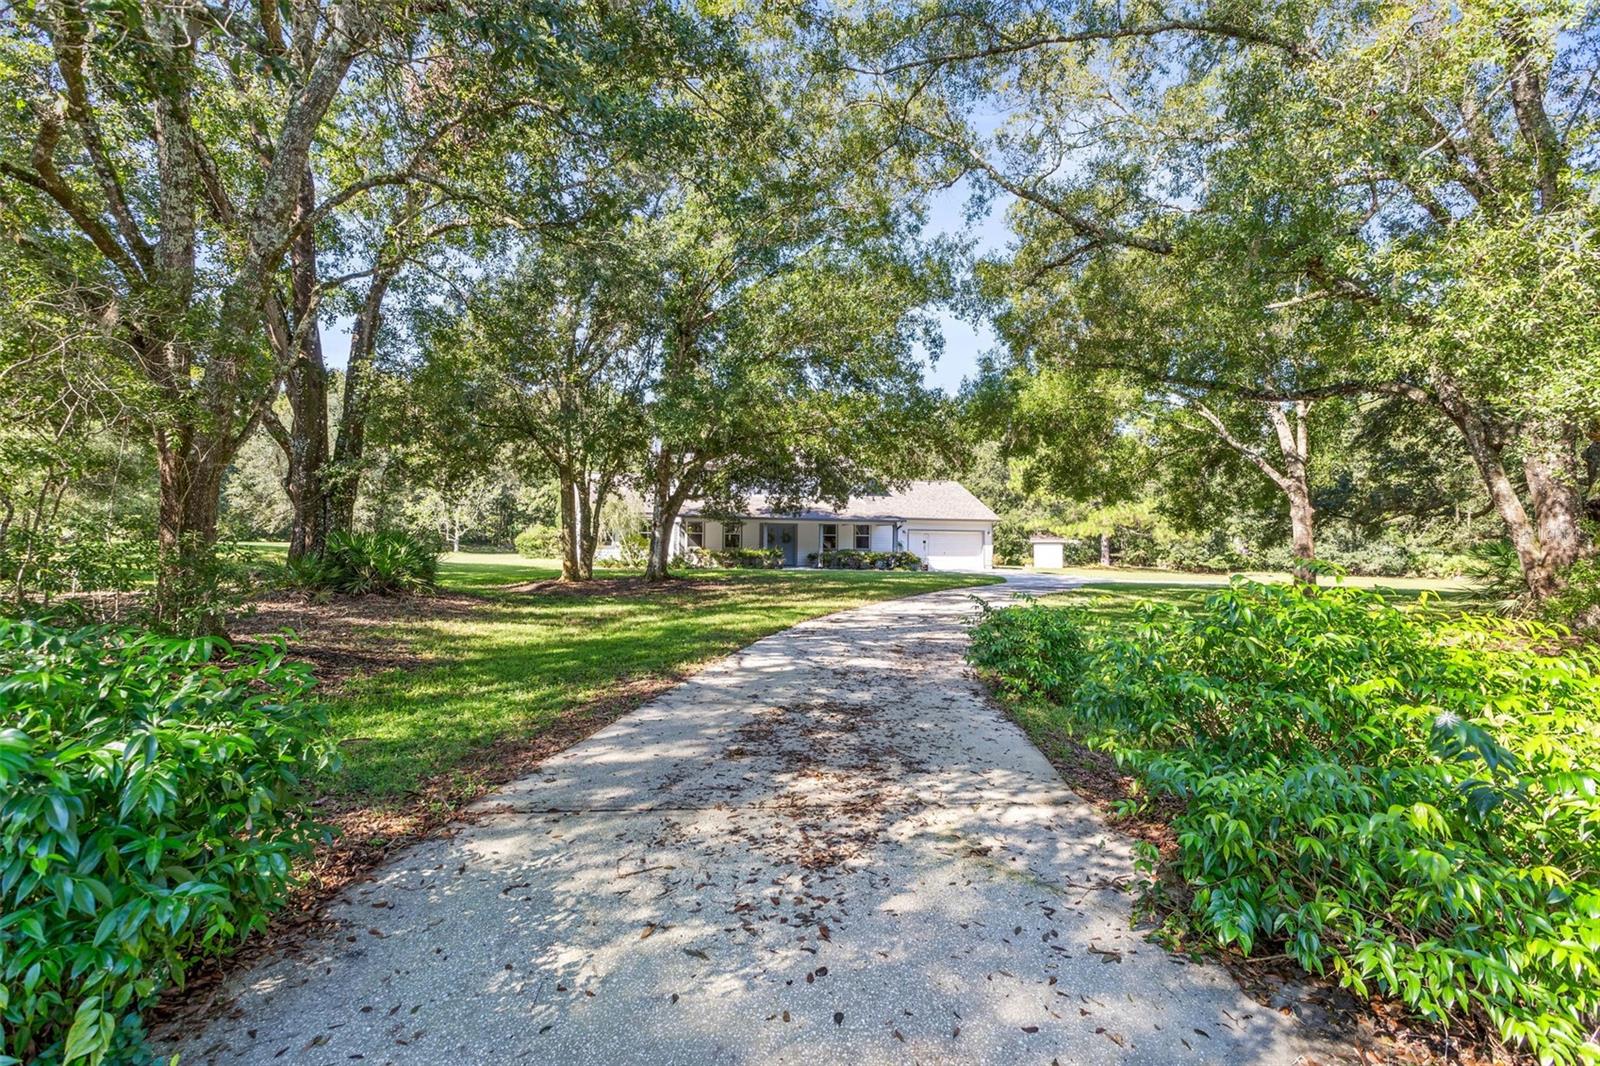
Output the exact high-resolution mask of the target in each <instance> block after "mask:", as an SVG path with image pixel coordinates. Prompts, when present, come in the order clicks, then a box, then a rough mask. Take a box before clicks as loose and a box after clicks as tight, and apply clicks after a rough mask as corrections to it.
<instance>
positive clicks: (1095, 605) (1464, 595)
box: [1041, 567, 1490, 623]
mask: <svg viewBox="0 0 1600 1066" xmlns="http://www.w3.org/2000/svg"><path fill="white" fill-rule="evenodd" d="M1044 572H1046V573H1055V574H1061V575H1063V576H1067V577H1076V578H1080V579H1083V580H1084V581H1085V584H1083V585H1081V586H1079V587H1078V588H1075V589H1072V590H1071V591H1070V592H1062V593H1056V594H1054V595H1050V596H1045V597H1042V598H1041V602H1044V603H1049V604H1056V605H1060V606H1072V607H1084V608H1087V609H1088V610H1089V611H1090V613H1091V614H1093V615H1095V616H1097V617H1100V618H1103V619H1105V620H1107V621H1111V622H1119V623H1121V622H1132V621H1133V620H1134V618H1135V616H1136V613H1137V612H1136V608H1137V607H1138V605H1139V604H1140V603H1143V602H1150V603H1163V604H1171V605H1173V606H1176V607H1195V606H1199V605H1200V604H1201V603H1203V602H1204V601H1205V598H1206V596H1207V595H1208V594H1209V593H1211V592H1212V591H1214V590H1216V589H1217V588H1220V587H1222V586H1225V585H1227V584H1228V582H1229V581H1230V580H1231V578H1230V577H1229V576H1228V575H1224V574H1183V573H1178V572H1175V571H1170V570H1107V569H1101V568H1098V567H1085V568H1081V569H1072V570H1052V571H1044ZM1242 576H1244V577H1248V578H1250V579H1251V580H1255V581H1285V580H1287V577H1286V576H1285V575H1281V574H1246V575H1242ZM1331 583H1332V581H1331V579H1329V578H1323V579H1322V584H1324V585H1328V584H1331ZM1343 583H1344V584H1347V585H1351V586H1354V587H1356V588H1369V589H1375V590H1378V591H1380V592H1381V593H1383V595H1384V596H1386V597H1388V598H1389V599H1390V600H1392V601H1394V602H1396V603H1407V602H1409V603H1413V604H1417V605H1419V607H1420V609H1424V610H1429V611H1438V612H1443V613H1445V614H1459V613H1461V612H1464V611H1488V610H1489V609H1490V605H1489V602H1488V601H1487V600H1486V599H1485V598H1484V596H1483V595H1482V594H1481V593H1480V592H1478V591H1477V590H1476V589H1474V588H1472V587H1471V586H1470V585H1468V584H1466V583H1465V582H1462V581H1457V580H1452V579H1448V578H1381V577H1348V578H1345V579H1344V581H1343Z"/></svg>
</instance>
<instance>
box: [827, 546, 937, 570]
mask: <svg viewBox="0 0 1600 1066" xmlns="http://www.w3.org/2000/svg"><path fill="white" fill-rule="evenodd" d="M808 558H811V559H815V560H817V562H818V565H820V566H822V567H823V568H824V569H827V570H921V569H922V558H921V557H920V556H918V555H917V554H916V553H915V552H873V551H862V550H861V549H859V548H840V549H838V550H837V551H825V552H823V553H822V554H821V555H820V556H817V555H812V556H808Z"/></svg>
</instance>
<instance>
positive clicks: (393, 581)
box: [290, 531, 439, 596]
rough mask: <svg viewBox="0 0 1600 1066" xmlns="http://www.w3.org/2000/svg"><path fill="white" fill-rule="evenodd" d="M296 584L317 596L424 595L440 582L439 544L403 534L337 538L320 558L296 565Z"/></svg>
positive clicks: (341, 535)
mask: <svg viewBox="0 0 1600 1066" xmlns="http://www.w3.org/2000/svg"><path fill="white" fill-rule="evenodd" d="M290 574H291V577H292V578H293V580H294V583H295V584H296V585H298V586H300V587H301V588H305V589H311V590H314V591H326V592H345V593H350V594H352V595H357V596H360V595H366V594H368V593H378V594H387V593H394V592H422V591H424V590H426V589H430V588H432V587H433V586H434V584H435V583H436V582H437V581H438V578H439V543H438V541H436V540H434V539H433V538H431V537H419V536H415V535H413V534H410V533H402V532H399V531H383V532H377V533H333V534H330V535H329V537H328V544H327V547H326V548H325V549H324V551H323V553H322V555H321V556H320V557H307V558H305V559H302V560H300V561H299V562H296V563H293V564H291V565H290Z"/></svg>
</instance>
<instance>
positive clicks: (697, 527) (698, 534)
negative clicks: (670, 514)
mask: <svg viewBox="0 0 1600 1066" xmlns="http://www.w3.org/2000/svg"><path fill="white" fill-rule="evenodd" d="M683 531H684V532H685V533H686V534H688V536H689V546H690V547H691V548H704V547H705V546H706V524H705V523H704V522H685V523H684V524H683Z"/></svg>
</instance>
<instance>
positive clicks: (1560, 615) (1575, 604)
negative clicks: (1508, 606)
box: [1542, 559, 1600, 637]
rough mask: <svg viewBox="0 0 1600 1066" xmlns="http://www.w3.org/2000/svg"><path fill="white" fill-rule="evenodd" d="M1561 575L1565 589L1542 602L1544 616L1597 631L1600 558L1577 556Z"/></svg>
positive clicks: (1590, 632) (1588, 631) (1599, 627)
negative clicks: (1564, 580)
mask: <svg viewBox="0 0 1600 1066" xmlns="http://www.w3.org/2000/svg"><path fill="white" fill-rule="evenodd" d="M1562 576H1563V577H1564V578H1565V579H1566V582H1567V585H1566V588H1564V589H1562V590H1561V591H1560V592H1559V593H1557V594H1556V595H1554V596H1552V597H1550V599H1548V600H1546V601H1545V603H1544V605H1543V608H1542V610H1543V613H1544V615H1545V617H1546V618H1550V619H1553V620H1555V621H1557V622H1560V623H1562V624H1565V625H1569V626H1573V627H1574V628H1576V629H1578V630H1580V631H1582V632H1583V633H1585V634H1586V635H1588V636H1591V637H1592V636H1594V635H1595V631H1596V630H1600V561H1596V560H1594V559H1579V560H1578V561H1577V562H1576V563H1573V564H1572V566H1570V567H1568V568H1567V572H1566V573H1565V574H1563V575H1562Z"/></svg>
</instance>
